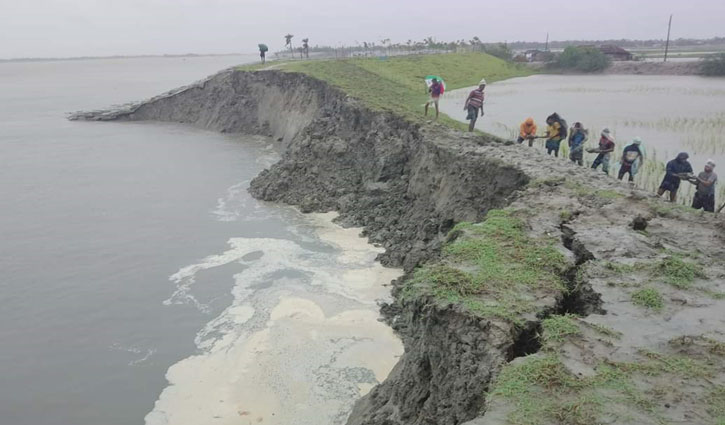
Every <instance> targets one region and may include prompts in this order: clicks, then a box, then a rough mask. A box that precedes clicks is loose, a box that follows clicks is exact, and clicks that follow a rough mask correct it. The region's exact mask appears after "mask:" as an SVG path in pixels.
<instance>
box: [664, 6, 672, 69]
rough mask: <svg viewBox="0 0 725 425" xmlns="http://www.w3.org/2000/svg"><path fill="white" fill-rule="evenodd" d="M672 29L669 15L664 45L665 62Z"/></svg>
mask: <svg viewBox="0 0 725 425" xmlns="http://www.w3.org/2000/svg"><path fill="white" fill-rule="evenodd" d="M671 29H672V15H670V23H669V25H667V42H666V43H665V62H667V52H669V50H670V30H671Z"/></svg>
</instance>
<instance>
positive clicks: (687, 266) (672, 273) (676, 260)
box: [656, 255, 706, 289]
mask: <svg viewBox="0 0 725 425" xmlns="http://www.w3.org/2000/svg"><path fill="white" fill-rule="evenodd" d="M656 271H657V272H658V273H659V274H660V275H663V276H664V277H665V282H667V283H669V284H670V285H672V286H674V287H676V288H680V289H688V288H690V287H691V286H692V282H693V281H694V280H695V278H705V277H706V276H705V274H704V273H703V272H702V270H700V268H699V267H698V266H697V265H696V264H693V263H689V262H686V261H684V260H682V258H680V257H679V256H675V255H672V256H668V257H666V258H665V259H664V260H662V261H661V262H660V263H659V264H658V265H657V267H656Z"/></svg>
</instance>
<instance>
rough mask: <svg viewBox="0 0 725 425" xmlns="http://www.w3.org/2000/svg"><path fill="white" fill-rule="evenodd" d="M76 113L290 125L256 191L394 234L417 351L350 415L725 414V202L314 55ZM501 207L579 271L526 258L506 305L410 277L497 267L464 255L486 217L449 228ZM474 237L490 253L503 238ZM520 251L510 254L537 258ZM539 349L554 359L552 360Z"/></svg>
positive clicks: (426, 418)
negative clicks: (441, 110)
mask: <svg viewBox="0 0 725 425" xmlns="http://www.w3.org/2000/svg"><path fill="white" fill-rule="evenodd" d="M75 118H79V119H91V120H106V119H129V120H131V119H150V120H163V121H181V122H187V123H192V124H195V125H199V126H202V127H205V128H211V129H216V130H220V131H227V132H235V131H236V132H250V133H254V134H265V135H271V136H273V137H276V138H278V139H279V140H280V141H281V142H282V144H283V146H285V147H286V149H285V152H284V155H283V158H282V160H281V161H280V162H279V163H277V164H275V165H274V166H272V167H271V168H270V169H269V170H266V171H264V172H263V173H261V174H260V176H258V177H257V178H256V179H255V180H254V181H253V182H252V184H251V189H250V190H251V192H252V194H254V195H255V196H256V197H259V198H261V199H266V200H271V201H277V202H285V203H289V204H293V205H299V206H300V207H302V208H303V210H305V211H329V210H336V211H338V212H340V214H341V215H340V217H341V218H340V221H341V222H342V223H345V224H355V225H360V226H363V227H364V228H365V229H366V230H365V232H366V234H367V235H368V236H369V237H370V238H371V240H372V241H374V242H376V243H378V244H380V245H382V246H383V247H385V248H386V253H385V254H384V255H382V256H381V260H382V261H383V262H384V264H388V265H403V266H404V267H405V269H406V270H407V271H408V274H407V275H406V276H404V277H403V278H402V279H399V280H398V281H397V282H396V283H395V290H394V295H395V302H394V303H392V304H391V305H386V306H384V307H383V312H384V315H385V317H386V318H387V320H388V321H389V323H391V324H392V326H393V327H394V329H395V330H396V331H397V332H398V334H399V335H400V336H401V338H402V340H403V343H404V346H405V353H404V355H403V356H402V357H401V359H400V361H399V363H398V365H397V366H396V367H395V368H394V369H393V371H392V372H391V373H390V375H389V377H388V378H387V379H386V380H385V381H384V382H382V383H381V384H380V385H378V386H376V387H375V388H374V389H373V390H372V391H371V392H370V393H369V394H368V395H366V396H365V397H364V398H363V399H362V400H360V401H359V402H358V403H357V405H356V407H355V409H354V411H353V412H352V414H351V416H350V418H349V420H348V423H349V424H370V425H372V424H381V423H385V424H400V425H403V424H405V425H408V424H421V425H422V424H445V425H449V424H450V425H457V424H461V423H464V422H467V421H471V420H473V422H471V423H476V424H503V423H531V424H558V423H571V424H585V423H586V424H594V423H637V424H643V423H652V424H655V423H658V424H659V423H690V424H712V423H718V424H719V422H717V421H719V420H720V419H718V418H719V417H720V415H722V416H725V412H724V411H723V409H722V408H721V407H722V406H723V405H725V403H722V404H720V403H721V401H722V400H724V399H725V359H724V358H723V356H724V355H725V349H723V347H725V334H724V333H723V329H725V279H724V277H725V269H724V268H723V262H722V258H725V249H724V248H723V247H724V246H725V243H724V242H725V235H724V229H723V223H722V219H721V218H717V217H715V216H713V215H710V214H702V213H695V212H693V211H691V210H687V209H684V210H683V209H681V208H679V207H675V206H671V205H669V204H666V203H664V202H663V201H661V200H658V199H656V198H654V196H653V195H652V194H650V193H646V192H642V191H640V190H637V189H634V188H631V187H629V186H627V185H626V184H624V183H620V182H618V181H616V180H614V179H611V178H609V177H607V176H604V175H602V174H601V173H599V172H595V171H592V170H589V169H584V168H580V167H574V166H572V165H571V164H569V163H568V162H566V161H563V160H551V159H550V158H549V157H546V156H545V155H543V154H542V153H540V152H537V151H536V150H533V149H528V148H525V147H522V146H519V145H515V146H514V145H508V144H502V143H498V142H495V141H494V140H492V139H488V138H486V137H484V136H476V135H468V134H463V133H459V132H455V131H452V130H448V129H446V128H442V127H439V126H436V125H434V124H433V125H427V126H422V127H421V126H418V125H415V124H411V123H409V122H407V121H405V120H403V119H401V118H399V117H396V116H394V115H392V114H387V113H380V112H374V111H371V110H369V109H367V108H365V107H364V106H363V105H360V104H359V103H358V102H357V101H355V100H354V99H350V98H348V97H347V96H345V94H344V93H341V92H340V91H338V90H336V89H332V88H330V87H329V86H327V85H326V84H325V83H324V82H321V81H318V80H313V79H311V78H309V77H305V76H302V75H298V74H285V73H279V72H275V71H265V72H258V73H243V72H227V73H223V74H220V75H218V76H216V77H212V78H211V79H209V80H207V81H205V82H202V83H199V84H197V85H194V86H192V87H189V88H186V89H184V90H182V91H178V92H176V93H173V94H170V95H166V96H162V97H159V98H156V99H153V100H151V101H149V102H146V103H141V104H137V105H131V106H127V107H124V108H122V109H118V110H115V111H100V112H92V113H81V114H77V115H75ZM496 208H504V209H505V210H506V214H507V215H508V216H510V217H511V220H514V221H513V222H514V223H515V231H516V232H523V234H524V235H525V236H520V240H528V241H531V243H532V249H533V247H534V246H535V245H536V244H544V245H545V246H547V247H550V248H551V249H553V250H555V251H556V252H558V253H559V254H558V255H561V256H563V258H564V261H565V263H566V264H567V265H566V267H564V268H563V269H562V270H561V274H560V276H558V279H559V280H560V281H561V282H563V284H564V286H562V287H548V288H540V287H538V286H536V284H537V279H535V278H534V279H531V276H529V275H521V276H522V278H526V280H527V281H529V283H528V284H529V285H533V286H532V288H536V289H531V290H530V291H517V292H516V293H509V294H508V295H510V296H513V297H515V298H516V297H518V298H521V299H518V298H517V302H521V303H524V304H525V308H522V309H521V310H517V309H514V308H510V309H507V304H506V302H507V300H506V299H505V298H503V299H502V298H500V297H499V298H497V297H496V296H494V295H495V294H494V292H491V291H489V290H488V289H486V287H485V284H486V282H484V287H483V288H478V289H475V290H473V291H472V292H466V293H465V294H466V297H465V298H456V297H453V298H441V297H440V296H437V295H436V294H437V293H440V292H436V291H439V290H443V289H446V290H448V289H451V288H452V289H453V290H457V288H458V285H459V283H460V285H463V284H464V281H460V282H459V281H456V280H453V281H451V280H446V281H445V285H448V286H445V287H436V286H435V285H438V284H441V283H440V282H439V281H437V280H436V281H431V282H422V283H426V284H430V285H432V286H431V287H432V288H433V291H432V292H427V293H426V292H421V293H418V292H414V291H413V292H411V291H409V290H408V289H409V288H410V287H411V286H410V283H411V282H418V283H421V282H420V279H421V278H420V275H416V274H415V272H414V268H415V267H416V266H419V265H425V267H428V268H430V267H437V266H439V265H444V266H446V267H448V268H449V269H450V268H453V269H455V270H454V271H455V273H454V274H453V276H467V275H472V274H473V273H480V272H485V270H477V269H476V267H477V266H475V264H473V265H472V264H467V263H456V262H452V260H451V259H450V258H449V257H448V256H447V255H448V254H445V253H447V252H450V250H447V249H446V247H449V246H453V245H455V244H456V243H459V242H457V240H456V238H457V237H459V238H462V239H461V241H462V242H460V243H468V244H469V245H465V247H468V248H466V249H469V248H470V249H475V247H477V246H482V245H480V244H484V245H485V243H486V242H487V236H485V235H486V233H485V232H484V233H480V232H479V233H476V231H475V227H473V228H470V229H472V230H467V231H464V232H463V236H459V235H460V232H453V233H449V232H450V231H451V229H453V228H454V225H455V224H456V223H459V222H462V221H479V220H483V219H485V217H486V213H487V212H488V211H490V210H492V209H496ZM635 222H636V223H637V227H636V229H635V227H633V223H635ZM507 231H514V230H511V229H509V230H507ZM466 232H469V233H466ZM470 232H473V233H470ZM481 235H484V236H481ZM501 243H504V244H506V243H507V240H506V239H504V240H503V241H502V242H501ZM526 248H527V245H526V244H525V243H524V244H523V245H521V246H517V247H516V249H517V250H518V251H521V252H524V253H525V252H527V251H526ZM537 252H538V251H537ZM547 252H548V251H547ZM442 253H443V254H442ZM472 253H473V257H470V258H476V259H478V260H480V261H483V260H486V261H488V260H490V258H488V257H487V256H490V255H494V256H495V255H496V252H495V251H494V252H493V253H491V252H489V253H488V254H486V255H483V254H480V255H483V257H479V256H478V255H479V254H477V253H476V251H473V252H472ZM478 260H477V261H478ZM499 260H500V259H499ZM504 260H506V261H502V262H501V263H502V264H503V265H500V266H501V267H504V268H503V269H502V273H505V272H506V270H505V269H506V265H507V264H508V265H510V266H511V267H516V265H517V264H518V263H519V262H521V261H524V260H523V259H521V258H516V257H511V258H508V259H504ZM526 261H529V262H530V263H527V267H529V268H533V270H534V271H535V270H537V269H538V268H546V267H548V265H547V264H546V261H545V260H544V258H536V257H534V258H533V259H528V260H526ZM476 264H477V263H476ZM493 278H494V279H495V276H494V277H493ZM436 282H439V283H436ZM515 283H517V284H518V282H515ZM504 289H505V288H504ZM504 293H506V292H505V291H504ZM461 300H465V301H466V302H462V301H461ZM568 315H571V316H568ZM552 318H555V319H556V320H558V321H566V322H567V326H566V327H564V328H565V330H566V332H563V331H561V330H560V331H559V332H558V333H556V335H554V336H555V337H554V336H552V332H554V331H553V330H552V329H554V330H556V329H558V328H555V327H552V326H551V325H550V324H551V323H552V322H551V321H550V319H552ZM561 318H563V319H561ZM558 321H557V322H555V323H559V322H558ZM542 358H543V359H544V360H546V362H547V363H545V364H546V365H553V366H551V367H548V366H547V367H545V368H543V369H537V368H536V367H535V366H536V365H538V364H541V362H537V359H542ZM521 365H523V366H522V367H520V368H519V366H521ZM502 370H503V371H504V373H503V375H500V374H501V371H502ZM613 371H615V372H616V374H615V373H614V372H613ZM512 376H513V378H515V379H513V378H511V377H512ZM502 377H503V378H502ZM605 377H606V379H605ZM615 377H616V380H615ZM516 379H518V381H517V380H516ZM510 381H511V382H510ZM512 382H513V384H512ZM517 382H518V383H523V385H518V386H517V385H514V384H516V383H517ZM509 384H510V385H509ZM502 388H503V390H502ZM504 390H505V391H504ZM260 391H264V389H260ZM583 395H586V396H587V397H586V398H583ZM580 396H581V397H580ZM537 409H538V410H537ZM522 415H523V416H522ZM527 415H528V416H527Z"/></svg>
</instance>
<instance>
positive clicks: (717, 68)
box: [700, 53, 725, 77]
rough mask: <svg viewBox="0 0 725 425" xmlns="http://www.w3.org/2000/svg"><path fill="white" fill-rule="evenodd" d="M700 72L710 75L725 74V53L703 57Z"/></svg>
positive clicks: (718, 75)
mask: <svg viewBox="0 0 725 425" xmlns="http://www.w3.org/2000/svg"><path fill="white" fill-rule="evenodd" d="M700 72H701V73H702V75H707V76H710V77H720V76H725V53H717V54H714V55H710V56H708V57H706V58H705V59H703V60H702V63H701V64H700Z"/></svg>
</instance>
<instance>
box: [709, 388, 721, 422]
mask: <svg viewBox="0 0 725 425" xmlns="http://www.w3.org/2000/svg"><path fill="white" fill-rule="evenodd" d="M705 402H706V403H707V405H708V408H707V413H709V414H710V415H712V416H714V417H716V418H718V419H717V420H719V421H721V422H722V421H725V386H722V385H719V386H717V387H715V388H714V389H713V390H712V391H710V392H709V393H708V395H707V396H706V397H705Z"/></svg>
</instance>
